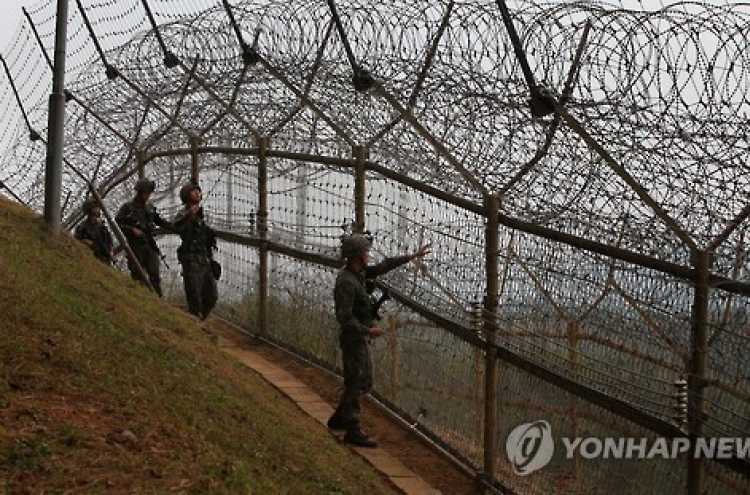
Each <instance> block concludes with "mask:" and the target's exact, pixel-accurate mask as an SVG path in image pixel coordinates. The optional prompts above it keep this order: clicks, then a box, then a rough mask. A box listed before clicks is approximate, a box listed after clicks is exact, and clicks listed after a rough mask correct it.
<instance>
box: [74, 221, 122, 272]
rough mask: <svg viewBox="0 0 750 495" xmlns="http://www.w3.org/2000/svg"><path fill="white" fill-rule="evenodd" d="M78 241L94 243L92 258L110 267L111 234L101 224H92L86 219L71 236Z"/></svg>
mask: <svg viewBox="0 0 750 495" xmlns="http://www.w3.org/2000/svg"><path fill="white" fill-rule="evenodd" d="M73 235H74V236H75V238H76V239H78V240H79V241H84V240H88V241H91V242H93V243H94V248H93V251H94V256H96V258H97V259H98V260H100V261H101V262H102V263H106V264H107V265H110V264H111V263H112V260H110V258H109V253H110V252H111V251H112V246H113V242H112V234H110V232H109V229H108V228H107V226H106V225H104V223H103V222H92V221H90V220H89V219H88V218H86V219H84V220H83V222H81V223H79V224H78V226H77V227H76V230H75V232H74V234H73Z"/></svg>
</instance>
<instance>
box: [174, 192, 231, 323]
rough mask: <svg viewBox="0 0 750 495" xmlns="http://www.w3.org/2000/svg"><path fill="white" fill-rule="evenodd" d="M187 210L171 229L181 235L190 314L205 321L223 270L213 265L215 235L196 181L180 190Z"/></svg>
mask: <svg viewBox="0 0 750 495" xmlns="http://www.w3.org/2000/svg"><path fill="white" fill-rule="evenodd" d="M180 200H181V201H182V204H183V205H184V208H183V209H182V210H180V211H179V212H178V213H177V216H175V218H174V221H173V222H172V225H174V230H175V232H177V233H178V234H180V239H181V240H182V244H181V245H180V247H179V248H178V249H177V259H178V260H179V261H180V264H181V265H182V281H183V285H184V287H185V299H187V304H188V310H189V311H190V312H191V313H192V314H194V315H195V316H197V317H198V318H200V319H201V320H205V319H206V318H207V317H208V315H209V313H211V310H212V309H213V308H214V306H215V305H216V301H217V300H218V290H217V287H216V280H217V279H218V278H219V277H218V276H219V274H220V272H218V271H216V268H217V267H219V268H220V266H219V265H218V262H216V261H214V259H213V253H214V250H216V235H215V232H214V231H213V229H212V228H211V227H209V226H208V225H207V224H206V221H205V218H204V217H203V207H202V206H201V200H202V196H201V188H200V186H199V185H198V184H197V182H195V181H191V182H188V183H187V184H185V185H184V186H182V187H181V188H180Z"/></svg>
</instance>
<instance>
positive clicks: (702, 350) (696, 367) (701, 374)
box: [687, 250, 712, 495]
mask: <svg viewBox="0 0 750 495" xmlns="http://www.w3.org/2000/svg"><path fill="white" fill-rule="evenodd" d="M692 261H693V266H694V267H695V280H694V284H695V285H694V287H693V291H694V295H693V309H692V313H693V314H692V326H691V340H692V342H691V352H692V356H691V359H690V374H689V375H688V434H689V436H690V440H691V442H692V445H693V449H695V448H696V444H695V442H696V440H697V439H698V438H701V437H702V436H703V434H704V429H703V409H704V401H705V398H704V391H705V387H706V371H707V362H708V361H707V357H708V300H709V275H710V270H711V264H712V253H711V252H710V251H706V250H704V251H694V252H693V260H692ZM697 457H698V456H695V455H690V456H689V457H688V461H687V471H688V483H687V493H688V494H689V495H700V494H703V493H704V491H703V490H704V478H705V465H704V464H705V460H704V459H702V458H700V457H698V458H697Z"/></svg>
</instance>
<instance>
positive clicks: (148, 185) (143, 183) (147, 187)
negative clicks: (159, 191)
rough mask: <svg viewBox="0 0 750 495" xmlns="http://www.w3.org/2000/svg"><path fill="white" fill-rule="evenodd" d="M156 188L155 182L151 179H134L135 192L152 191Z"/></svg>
mask: <svg viewBox="0 0 750 495" xmlns="http://www.w3.org/2000/svg"><path fill="white" fill-rule="evenodd" d="M155 190H156V182H154V181H152V180H151V179H145V178H144V179H138V180H137V181H135V192H139V193H140V192H150V193H152V192H154V191H155Z"/></svg>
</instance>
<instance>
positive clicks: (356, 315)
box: [328, 234, 430, 447]
mask: <svg viewBox="0 0 750 495" xmlns="http://www.w3.org/2000/svg"><path fill="white" fill-rule="evenodd" d="M429 252H430V247H429V245H425V246H422V247H420V248H419V249H418V250H417V251H415V252H414V253H412V254H410V255H407V256H400V257H395V258H386V259H384V260H383V261H382V262H380V263H379V264H377V265H373V266H368V262H369V260H370V241H369V239H368V238H367V237H366V236H364V235H362V234H354V235H351V236H348V237H346V238H345V239H344V241H343V242H342V244H341V255H342V257H343V258H345V259H346V266H345V267H344V268H343V269H342V270H341V271H340V272H339V274H338V276H337V278H336V285H335V287H334V291H333V297H334V304H335V310H336V320H337V321H338V322H339V325H340V333H339V345H340V347H341V354H342V361H343V367H344V391H343V393H342V394H341V400H340V402H339V406H338V407H337V408H336V411H335V412H334V413H333V416H331V418H330V419H329V420H328V427H329V428H331V429H334V430H346V434H345V435H344V442H345V443H349V444H352V445H357V446H359V447H377V443H376V442H375V441H374V440H372V439H371V438H370V437H368V436H367V435H366V434H365V433H364V432H363V431H362V428H361V419H360V418H361V409H360V403H361V400H362V398H363V397H364V396H365V395H366V394H367V393H369V391H370V389H371V388H372V382H373V376H372V362H371V359H370V349H369V348H368V339H375V338H377V337H379V336H381V335H382V334H383V330H382V329H381V328H380V327H378V326H377V325H375V324H374V321H375V316H376V315H374V314H373V310H372V300H371V299H370V296H369V295H368V294H367V291H366V288H365V279H366V278H374V277H376V276H378V275H382V274H384V273H386V272H388V271H390V270H393V269H394V268H397V267H399V266H401V265H403V264H405V263H407V262H408V261H410V260H413V259H415V258H421V257H423V256H425V255H427V254H429Z"/></svg>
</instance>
